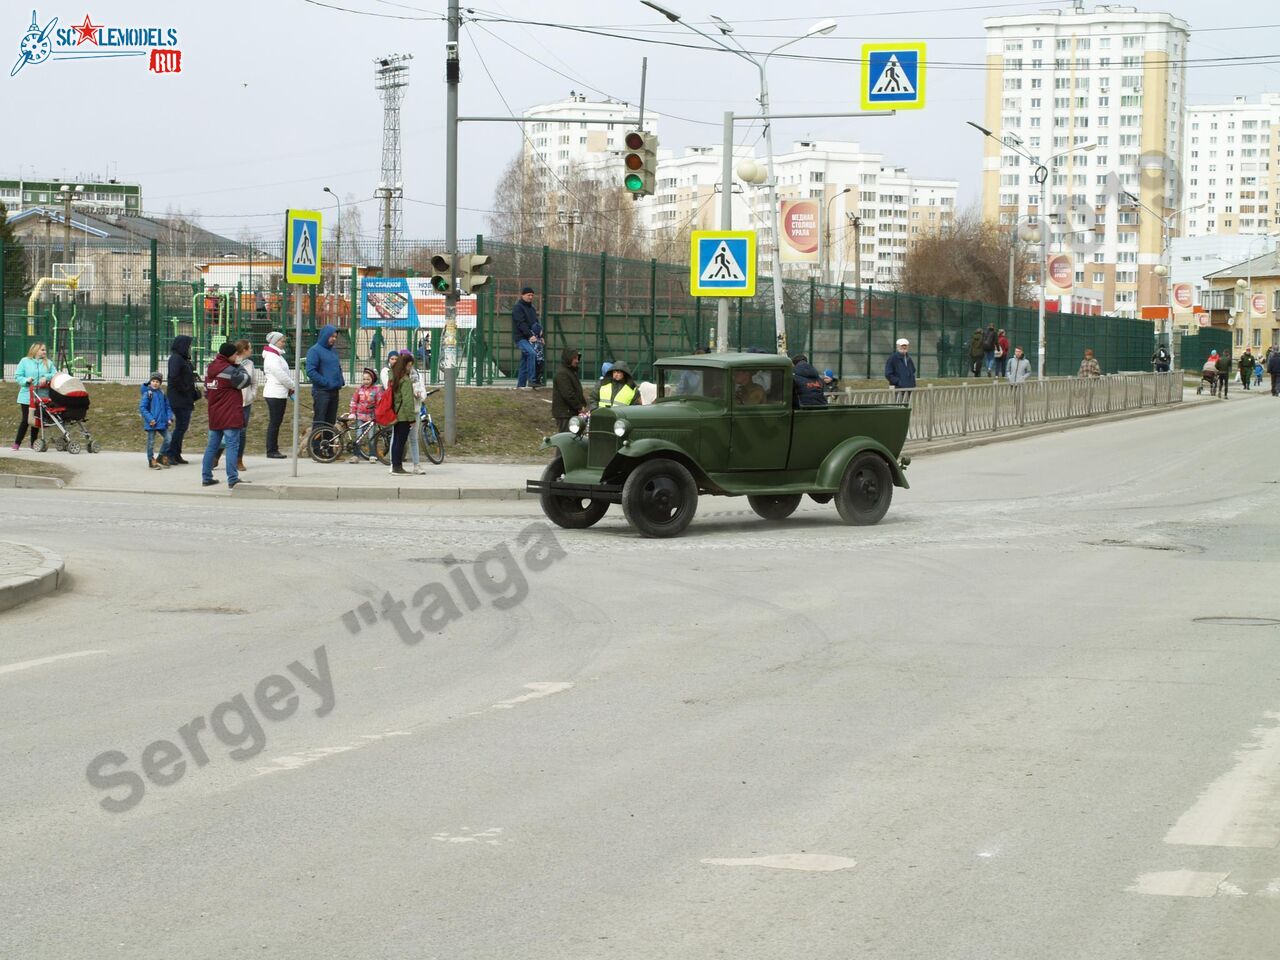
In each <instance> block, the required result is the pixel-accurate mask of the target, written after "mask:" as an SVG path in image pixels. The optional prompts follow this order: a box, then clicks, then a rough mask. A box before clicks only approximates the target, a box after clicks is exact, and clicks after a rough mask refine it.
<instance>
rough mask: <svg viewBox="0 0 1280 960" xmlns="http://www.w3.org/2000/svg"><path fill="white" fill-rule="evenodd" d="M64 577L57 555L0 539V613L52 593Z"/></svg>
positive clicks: (62, 565) (63, 569)
mask: <svg viewBox="0 0 1280 960" xmlns="http://www.w3.org/2000/svg"><path fill="white" fill-rule="evenodd" d="M64 577H65V565H64V564H63V562H62V558H61V557H59V556H58V555H57V554H54V553H50V552H49V551H48V550H45V549H43V548H41V547H31V546H27V545H26V544H23V543H10V542H9V541H7V540H0V610H8V609H9V608H10V607H16V606H17V605H18V604H20V603H25V602H26V601H28V600H34V599H35V598H36V597H43V596H44V595H45V594H47V593H53V592H54V591H55V590H57V589H58V587H60V586H61V585H62V581H63V579H64Z"/></svg>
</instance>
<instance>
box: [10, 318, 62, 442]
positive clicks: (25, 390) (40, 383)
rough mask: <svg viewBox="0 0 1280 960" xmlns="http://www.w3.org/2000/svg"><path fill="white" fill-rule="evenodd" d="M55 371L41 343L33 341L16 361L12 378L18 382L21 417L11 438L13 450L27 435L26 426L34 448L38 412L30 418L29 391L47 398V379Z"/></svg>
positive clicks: (38, 431)
mask: <svg viewBox="0 0 1280 960" xmlns="http://www.w3.org/2000/svg"><path fill="white" fill-rule="evenodd" d="M57 372H58V369H57V367H55V366H54V365H53V362H52V361H51V360H50V359H49V350H48V348H47V347H46V346H45V345H44V344H43V343H39V342H37V343H33V344H32V345H31V346H30V347H28V348H27V355H26V356H25V357H23V358H22V359H21V360H19V361H18V369H17V370H15V371H14V374H13V379H14V380H16V381H17V382H18V387H19V389H18V407H19V413H20V415H21V418H22V419H21V420H20V421H19V423H18V435H17V436H16V437H14V438H13V449H14V450H19V449H21V448H22V438H23V437H25V436H26V435H27V428H28V426H30V428H31V448H32V449H33V450H34V449H35V446H36V440H37V439H39V437H40V414H39V413H37V414H36V416H35V419H34V420H32V419H31V391H32V390H34V391H35V392H36V396H38V397H43V398H44V399H46V400H47V399H48V398H49V381H50V380H52V379H53V375H54V374H55V373H57Z"/></svg>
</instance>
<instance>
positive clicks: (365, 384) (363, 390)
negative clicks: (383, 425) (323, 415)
mask: <svg viewBox="0 0 1280 960" xmlns="http://www.w3.org/2000/svg"><path fill="white" fill-rule="evenodd" d="M381 396H382V386H381V384H379V383H378V371H376V370H374V369H373V368H372V367H365V368H364V373H362V374H361V376H360V386H358V387H356V390H355V393H353V394H352V395H351V408H350V410H349V412H348V413H347V419H350V420H354V421H355V430H356V441H355V444H354V446H353V447H352V449H353V450H354V451H355V455H354V456H353V457H352V458H351V459H350V460H348V461H347V462H348V463H359V462H360V461H361V460H363V461H365V462H366V463H372V462H373V458H372V457H370V456H367V455H366V454H365V452H364V450H362V449H361V447H363V446H369V447H371V445H372V442H373V428H372V427H371V426H369V424H371V423H372V422H373V411H374V408H375V407H377V405H378V398H379V397H381ZM371 452H372V451H371Z"/></svg>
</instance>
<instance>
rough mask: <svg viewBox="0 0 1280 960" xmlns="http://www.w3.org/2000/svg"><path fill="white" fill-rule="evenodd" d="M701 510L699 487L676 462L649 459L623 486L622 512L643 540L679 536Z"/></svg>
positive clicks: (689, 474)
mask: <svg viewBox="0 0 1280 960" xmlns="http://www.w3.org/2000/svg"><path fill="white" fill-rule="evenodd" d="M697 510H698V485H697V483H695V482H694V479H693V475H692V474H691V473H689V471H688V470H687V469H685V467H684V465H683V464H681V463H677V462H676V461H675V460H663V459H660V460H646V461H644V462H643V463H641V464H640V465H639V466H638V467H636V468H635V469H634V470H632V471H631V475H630V476H628V477H627V481H626V483H624V484H623V485H622V512H623V513H625V514H626V515H627V520H628V521H630V523H631V525H632V526H633V527H635V528H636V530H638V531H639V532H640V536H642V537H675V536H679V535H680V534H681V533H683V532H684V529H685V527H687V526H689V523H690V522H691V521H692V520H693V515H694V514H695V513H696V512H697Z"/></svg>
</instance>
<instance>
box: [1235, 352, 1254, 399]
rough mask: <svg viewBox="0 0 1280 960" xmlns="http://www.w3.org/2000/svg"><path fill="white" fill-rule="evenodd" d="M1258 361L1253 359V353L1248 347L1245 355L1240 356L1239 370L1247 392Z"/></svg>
mask: <svg viewBox="0 0 1280 960" xmlns="http://www.w3.org/2000/svg"><path fill="white" fill-rule="evenodd" d="M1255 365H1256V361H1255V360H1254V359H1253V353H1252V351H1250V349H1249V348H1248V347H1245V348H1244V353H1242V354H1240V364H1239V366H1238V367H1237V369H1238V370H1239V371H1240V382H1241V383H1243V384H1244V388H1245V389H1246V390H1248V389H1249V381H1250V380H1252V379H1253V368H1254V366H1255Z"/></svg>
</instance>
